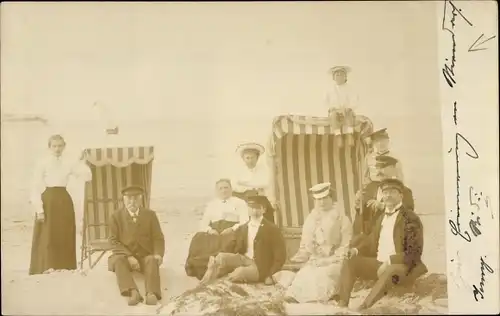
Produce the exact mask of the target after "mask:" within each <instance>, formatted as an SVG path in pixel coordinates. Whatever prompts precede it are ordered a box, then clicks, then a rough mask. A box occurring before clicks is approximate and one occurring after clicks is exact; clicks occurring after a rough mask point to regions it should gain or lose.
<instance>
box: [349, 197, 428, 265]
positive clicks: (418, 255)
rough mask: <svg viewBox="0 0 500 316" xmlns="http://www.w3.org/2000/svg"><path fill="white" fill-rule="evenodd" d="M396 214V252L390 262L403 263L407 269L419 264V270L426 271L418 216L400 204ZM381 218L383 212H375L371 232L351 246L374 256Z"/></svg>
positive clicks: (394, 237)
mask: <svg viewBox="0 0 500 316" xmlns="http://www.w3.org/2000/svg"><path fill="white" fill-rule="evenodd" d="M396 216H397V218H396V222H395V224H394V233H393V240H394V249H395V250H396V253H395V254H394V255H392V256H391V264H405V265H406V266H407V267H408V269H409V271H411V270H413V269H414V268H415V267H417V266H419V269H418V270H419V271H425V272H427V268H426V267H425V265H424V263H423V262H422V252H423V249H424V229H423V226H422V222H421V220H420V217H419V216H418V215H417V214H415V212H413V211H412V210H409V209H407V208H406V207H404V206H401V208H400V209H399V212H398V214H397V215H396ZM383 218H384V212H383V211H379V212H377V213H376V218H375V221H374V222H375V224H374V227H373V230H372V232H371V233H370V234H369V235H364V236H363V238H360V239H359V240H358V241H357V243H356V244H353V245H352V247H354V248H357V249H358V250H359V251H360V252H364V253H368V254H371V255H373V256H376V255H377V252H378V245H379V239H380V231H381V228H382V220H383ZM425 272H423V273H425Z"/></svg>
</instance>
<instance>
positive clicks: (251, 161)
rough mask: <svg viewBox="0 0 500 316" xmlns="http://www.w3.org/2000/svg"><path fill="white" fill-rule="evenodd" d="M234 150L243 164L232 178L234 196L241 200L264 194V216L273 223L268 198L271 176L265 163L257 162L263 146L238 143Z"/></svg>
mask: <svg viewBox="0 0 500 316" xmlns="http://www.w3.org/2000/svg"><path fill="white" fill-rule="evenodd" d="M236 151H237V153H238V154H239V155H240V157H241V159H242V160H243V162H244V164H245V165H244V166H242V168H241V169H240V170H239V172H238V173H237V174H236V175H235V177H234V178H233V181H232V183H233V194H234V196H236V197H239V198H241V199H243V200H246V198H247V197H248V196H254V195H260V196H265V197H266V200H267V203H266V207H265V209H266V211H265V213H264V218H265V219H266V220H268V221H270V222H271V223H274V208H273V206H272V203H271V201H270V200H269V199H270V198H271V196H272V195H273V194H272V192H271V182H270V181H271V177H270V174H269V170H268V169H267V168H266V167H265V165H264V164H258V163H257V162H258V161H259V158H260V157H261V156H262V154H264V152H265V149H264V146H262V145H260V144H257V143H244V144H241V145H239V146H238V148H237V149H236ZM271 199H272V198H271Z"/></svg>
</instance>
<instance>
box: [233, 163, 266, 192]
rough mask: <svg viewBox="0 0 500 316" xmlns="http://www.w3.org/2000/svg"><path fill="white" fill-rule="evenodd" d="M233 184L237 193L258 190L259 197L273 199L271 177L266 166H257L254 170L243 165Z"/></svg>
mask: <svg viewBox="0 0 500 316" xmlns="http://www.w3.org/2000/svg"><path fill="white" fill-rule="evenodd" d="M231 182H232V187H233V191H235V192H239V193H243V192H245V191H247V190H254V189H256V190H257V191H259V195H265V196H267V197H268V198H269V199H272V196H273V194H272V192H271V189H272V186H271V177H270V174H269V171H268V168H266V166H265V165H261V164H257V165H256V166H255V168H253V169H249V168H248V167H247V166H246V165H243V167H242V168H241V169H240V170H238V172H237V173H236V175H235V177H234V178H233V180H232V181H231Z"/></svg>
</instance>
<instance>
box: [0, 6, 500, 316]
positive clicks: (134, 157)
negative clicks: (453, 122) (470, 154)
mask: <svg viewBox="0 0 500 316" xmlns="http://www.w3.org/2000/svg"><path fill="white" fill-rule="evenodd" d="M457 2H459V1H457ZM457 5H459V4H457ZM465 11H466V10H464V11H459V9H458V8H457V7H456V6H455V4H453V3H452V2H450V1H434V2H432V1H428V2H418V1H404V2H396V1H394V2H392V1H391V2H389V1H388V2H384V1H375V2H369V1H366V2H365V1H345V2H342V1H338V2H337V1H332V2H310V3H308V2H281V3H280V2H260V3H257V2H241V3H237V2H234V3H231V2H229V3H223V2H212V3H201V2H200V3H195V2H187V3H153V2H150V3H139V2H128V3H112V2H106V3H90V2H89V3H77V2H64V3H63V2H61V3H34V2H32V3H29V2H26V3H3V4H2V10H1V40H2V49H1V63H2V67H1V119H2V121H1V194H2V195H1V197H2V198H1V203H2V204H1V210H2V212H1V220H2V221H1V223H2V244H1V249H2V250H1V251H2V314H9V315H156V314H158V315H172V316H173V315H248V316H251V315H312V314H316V315H345V314H352V315H373V314H385V315H387V314H397V315H404V314H427V315H428V314H448V313H449V306H448V280H449V276H448V274H449V273H450V271H448V270H449V265H448V263H449V262H450V260H448V259H449V258H448V257H447V256H448V255H447V245H446V242H447V241H446V238H447V234H448V236H452V235H451V233H453V234H455V232H458V233H460V226H458V230H457V227H455V231H453V229H452V230H451V232H450V223H449V220H448V217H447V216H448V215H449V214H448V213H450V210H449V209H448V208H447V206H446V205H445V201H446V199H447V198H446V197H445V171H444V170H445V168H444V161H445V155H448V154H447V152H446V151H445V150H443V148H444V147H445V145H444V143H445V141H444V136H443V120H442V111H443V110H442V107H441V97H442V92H441V87H442V86H443V84H446V82H448V83H450V82H454V81H453V80H454V77H453V76H454V72H453V68H450V67H454V65H452V64H449V66H446V67H445V68H446V69H448V70H447V71H445V70H443V62H444V61H443V59H442V58H441V55H440V51H439V46H440V45H439V38H440V36H441V35H440V34H441V32H443V31H442V30H443V29H442V28H441V25H440V23H441V22H440V21H441V20H443V27H444V23H445V22H444V21H451V22H449V23H451V24H450V25H453V27H454V26H455V24H456V25H459V24H465V23H466V22H468V19H467V18H466V17H465V15H466V13H465ZM458 12H461V13H460V14H459V13H458ZM462 14H463V15H462ZM450 32H451V31H450ZM486 35H488V34H486ZM486 35H485V36H486ZM457 37H458V36H457ZM486 37H489V35H488V36H486ZM486 37H485V38H483V40H485V39H486ZM492 39H493V38H492ZM458 41H459V40H458V39H457V42H458ZM493 41H495V43H497V42H496V41H497V39H496V38H494V39H493V40H492V41H491V42H489V43H488V42H482V45H484V46H487V45H489V44H490V43H492V42H493ZM460 45H462V43H460ZM464 45H465V44H464ZM491 45H493V44H491ZM495 45H497V44H495ZM450 47H451V46H450ZM460 47H461V46H460ZM460 49H462V48H460ZM465 50H467V48H465ZM454 51H455V49H454ZM446 54H448V50H447V53H446ZM460 54H462V53H461V52H457V57H456V59H457V60H456V65H457V69H459V67H458V64H459V62H458V59H459V57H460V56H461V55H460ZM450 58H451V57H450ZM453 58H455V57H453ZM446 62H449V61H448V60H447V61H446ZM454 62H455V61H454ZM450 65H451V66H450ZM457 73H458V70H457ZM457 78H458V77H457ZM444 80H446V81H444ZM496 137H498V136H496ZM457 146H458V145H457ZM457 150H458V149H457ZM457 181H458V180H457ZM463 187H464V190H465V184H464V185H463ZM446 192H447V191H446ZM491 194H493V192H492V193H491ZM451 198H453V197H451ZM463 199H464V200H465V199H466V197H465V193H464V197H463ZM471 203H472V202H471ZM492 203H493V202H492ZM464 212H465V211H464ZM467 212H468V211H467ZM450 216H454V215H450ZM457 216H458V215H457ZM463 216H465V215H463ZM492 217H493V213H492ZM483 218H484V217H483ZM483 220H484V219H483ZM467 221H468V220H467ZM471 221H472V220H471ZM478 221H479V218H478ZM483 223H484V222H483ZM452 228H453V227H452ZM470 228H471V229H472V226H470ZM462 229H463V230H465V229H467V230H468V231H469V232H470V234H471V235H472V233H473V232H474V231H471V230H470V229H469V225H468V223H467V222H466V220H465V219H463V222H462ZM480 229H482V228H480ZM479 234H480V233H479ZM455 235H457V234H455ZM476 235H477V234H476ZM452 237H453V236H452ZM454 238H456V237H454ZM495 242H497V241H495ZM485 243H486V242H485ZM496 251H497V250H496ZM457 254H458V252H457ZM461 255H462V256H463V257H467V253H466V252H462V253H461ZM447 258H448V259H447ZM454 258H455V257H454ZM453 260H460V259H452V260H451V261H453ZM481 260H483V259H481ZM492 267H493V268H492ZM458 268H460V266H458ZM497 268H498V266H497V265H493V264H490V265H487V264H485V265H481V269H482V270H481V271H483V277H484V279H483V280H482V281H481V292H480V293H482V294H481V295H493V296H494V295H495V293H492V292H491V293H486V292H487V291H485V290H483V284H484V283H485V282H486V281H485V280H486V279H487V278H490V279H491V277H490V274H496V272H495V273H493V271H494V270H496V269H497ZM454 269H455V268H454ZM485 269H486V270H485ZM479 272H480V271H479V270H478V273H479ZM453 273H458V275H461V274H460V273H461V272H460V271H459V272H456V270H454V272H453ZM486 274H488V275H486ZM485 275H486V276H485ZM493 278H496V279H498V276H493ZM477 280H478V282H479V279H477ZM450 282H451V281H450ZM488 282H489V281H488ZM477 285H478V286H479V283H477ZM476 290H477V291H478V292H477V293H476V297H477V294H478V293H479V290H478V289H477V288H476ZM471 295H472V292H471ZM471 295H469V296H470V297H472V298H473V296H471ZM497 296H498V295H497ZM476 301H477V299H476Z"/></svg>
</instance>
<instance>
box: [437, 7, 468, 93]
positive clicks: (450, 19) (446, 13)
mask: <svg viewBox="0 0 500 316" xmlns="http://www.w3.org/2000/svg"><path fill="white" fill-rule="evenodd" d="M457 16H460V18H461V19H462V20H463V21H465V22H466V23H467V24H468V25H469V26H473V25H472V23H471V22H470V21H469V20H468V19H467V18H466V17H465V15H464V14H463V13H462V9H459V8H457V7H456V6H455V4H454V3H453V2H452V1H449V0H445V1H444V10H443V21H442V25H441V29H442V30H443V31H447V32H448V33H450V34H451V42H452V49H451V57H449V58H445V61H446V63H445V64H444V66H443V68H442V72H443V77H444V79H445V80H446V83H447V84H448V85H449V86H450V87H451V88H453V87H454V85H455V84H456V83H457V82H456V80H455V66H456V62H457V57H456V47H457V42H456V39H455V26H456V18H457ZM450 59H451V60H450Z"/></svg>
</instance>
